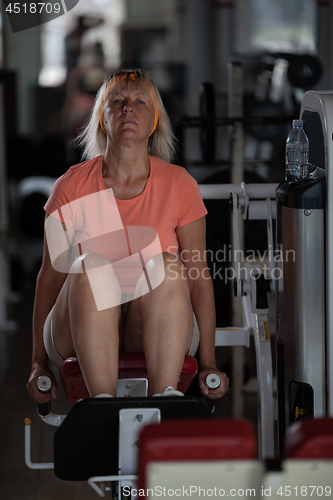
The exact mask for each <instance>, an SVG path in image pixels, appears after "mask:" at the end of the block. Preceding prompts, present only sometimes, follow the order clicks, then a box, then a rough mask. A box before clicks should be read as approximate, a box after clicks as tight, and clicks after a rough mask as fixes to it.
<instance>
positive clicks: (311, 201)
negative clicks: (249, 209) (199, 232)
mask: <svg viewBox="0 0 333 500" xmlns="http://www.w3.org/2000/svg"><path fill="white" fill-rule="evenodd" d="M277 206H278V219H277V242H278V248H280V258H281V260H282V270H283V277H282V279H283V286H281V282H280V284H279V286H278V288H279V291H278V293H277V319H278V321H277V371H278V373H277V377H278V400H279V413H280V416H279V421H280V437H281V438H282V436H283V435H284V430H285V429H283V428H282V427H285V425H287V426H288V425H290V424H292V423H293V422H295V421H297V420H300V419H303V418H306V417H321V416H323V415H325V412H326V401H325V392H326V388H325V237H324V235H325V224H324V214H325V171H324V170H322V169H320V168H316V169H315V170H314V172H313V173H312V174H310V176H309V177H308V178H307V179H304V180H301V181H296V182H288V183H287V182H285V183H282V184H280V185H279V187H278V188H277Z"/></svg>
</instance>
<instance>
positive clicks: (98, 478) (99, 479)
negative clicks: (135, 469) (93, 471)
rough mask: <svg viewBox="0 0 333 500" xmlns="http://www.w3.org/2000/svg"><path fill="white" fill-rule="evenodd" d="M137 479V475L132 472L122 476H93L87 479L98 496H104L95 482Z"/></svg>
mask: <svg viewBox="0 0 333 500" xmlns="http://www.w3.org/2000/svg"><path fill="white" fill-rule="evenodd" d="M137 480H138V476H136V475H134V474H127V475H124V476H118V475H117V476H93V477H90V478H89V479H88V484H89V485H90V486H91V487H92V489H93V490H94V491H96V493H98V495H99V496H100V497H104V496H105V492H104V491H103V490H102V489H101V488H100V487H99V486H97V484H95V483H99V482H103V481H117V482H118V481H137Z"/></svg>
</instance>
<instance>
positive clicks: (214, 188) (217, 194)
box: [199, 183, 278, 200]
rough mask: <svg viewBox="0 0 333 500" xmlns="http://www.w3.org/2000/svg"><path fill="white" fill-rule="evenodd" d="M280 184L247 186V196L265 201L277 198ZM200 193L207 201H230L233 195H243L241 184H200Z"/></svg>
mask: <svg viewBox="0 0 333 500" xmlns="http://www.w3.org/2000/svg"><path fill="white" fill-rule="evenodd" d="M277 187H278V184H272V183H267V184H246V194H247V196H248V197H249V199H251V198H255V199H257V200H258V199H259V200H260V199H261V200H265V199H266V198H272V199H275V198H276V188H277ZM199 188H200V193H201V196H202V197H203V199H204V200H205V199H206V200H228V199H229V198H230V194H231V193H236V194H238V195H239V196H242V195H243V189H242V186H241V184H199Z"/></svg>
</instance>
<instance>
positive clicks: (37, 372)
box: [27, 363, 58, 403]
mask: <svg viewBox="0 0 333 500" xmlns="http://www.w3.org/2000/svg"><path fill="white" fill-rule="evenodd" d="M42 375H44V376H46V377H49V378H50V379H51V382H52V387H51V390H50V391H49V392H41V391H40V390H39V389H38V387H37V380H38V377H40V376H42ZM57 390H58V386H57V383H56V381H55V378H54V375H53V373H52V372H51V370H50V369H49V368H48V366H47V365H44V364H42V363H34V364H33V365H32V369H31V374H30V377H29V380H28V383H27V391H28V393H29V394H30V396H31V397H32V398H33V399H34V400H35V401H36V403H47V402H48V401H50V400H51V399H52V398H56V397H57Z"/></svg>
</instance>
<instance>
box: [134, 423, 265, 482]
mask: <svg viewBox="0 0 333 500" xmlns="http://www.w3.org/2000/svg"><path fill="white" fill-rule="evenodd" d="M256 456H257V439H256V435H255V432H254V429H253V426H252V425H251V424H250V423H249V422H247V421H245V420H227V419H214V420H208V419H207V420H202V419H200V420H195V419H193V420H173V421H164V422H161V423H160V424H151V425H147V426H146V427H144V428H143V429H142V431H141V434H140V446H139V488H145V485H146V478H145V477H146V468H147V465H148V464H149V462H168V461H172V462H174V461H191V460H192V461H207V460H249V459H255V458H256Z"/></svg>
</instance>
